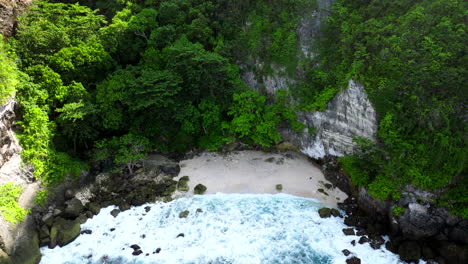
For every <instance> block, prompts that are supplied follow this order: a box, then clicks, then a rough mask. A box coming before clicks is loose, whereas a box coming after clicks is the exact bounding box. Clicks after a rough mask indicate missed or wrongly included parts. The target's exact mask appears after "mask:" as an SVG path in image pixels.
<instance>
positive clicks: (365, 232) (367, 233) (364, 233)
mask: <svg viewBox="0 0 468 264" xmlns="http://www.w3.org/2000/svg"><path fill="white" fill-rule="evenodd" d="M356 235H358V236H368V235H369V232H367V230H365V229H359V230H358V231H357V233H356Z"/></svg>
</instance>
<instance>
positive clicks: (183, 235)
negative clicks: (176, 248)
mask: <svg viewBox="0 0 468 264" xmlns="http://www.w3.org/2000/svg"><path fill="white" fill-rule="evenodd" d="M179 237H185V234H184V233H180V234H178V235H177V237H176V238H179Z"/></svg>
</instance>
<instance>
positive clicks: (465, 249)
mask: <svg viewBox="0 0 468 264" xmlns="http://www.w3.org/2000/svg"><path fill="white" fill-rule="evenodd" d="M436 250H437V252H438V253H439V254H440V256H442V258H444V259H445V260H446V261H447V263H450V264H466V263H468V245H459V244H456V243H452V242H449V241H440V242H438V243H437V247H436Z"/></svg>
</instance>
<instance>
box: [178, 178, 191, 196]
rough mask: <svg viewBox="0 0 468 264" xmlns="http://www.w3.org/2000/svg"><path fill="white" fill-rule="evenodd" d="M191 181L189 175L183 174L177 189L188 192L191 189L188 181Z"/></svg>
mask: <svg viewBox="0 0 468 264" xmlns="http://www.w3.org/2000/svg"><path fill="white" fill-rule="evenodd" d="M189 181H190V178H189V176H183V177H182V178H180V179H179V182H178V183H177V190H179V191H181V192H188V190H189V185H188V182H189Z"/></svg>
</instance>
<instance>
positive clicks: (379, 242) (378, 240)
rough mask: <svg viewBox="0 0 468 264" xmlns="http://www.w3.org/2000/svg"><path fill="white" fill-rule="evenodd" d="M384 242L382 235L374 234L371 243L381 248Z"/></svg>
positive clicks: (375, 247) (372, 245) (376, 247)
mask: <svg viewBox="0 0 468 264" xmlns="http://www.w3.org/2000/svg"><path fill="white" fill-rule="evenodd" d="M384 243H385V240H384V239H383V238H382V236H372V237H371V239H370V243H369V244H370V246H371V247H372V248H373V249H379V248H380V247H381V246H382V245H383V244H384Z"/></svg>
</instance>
